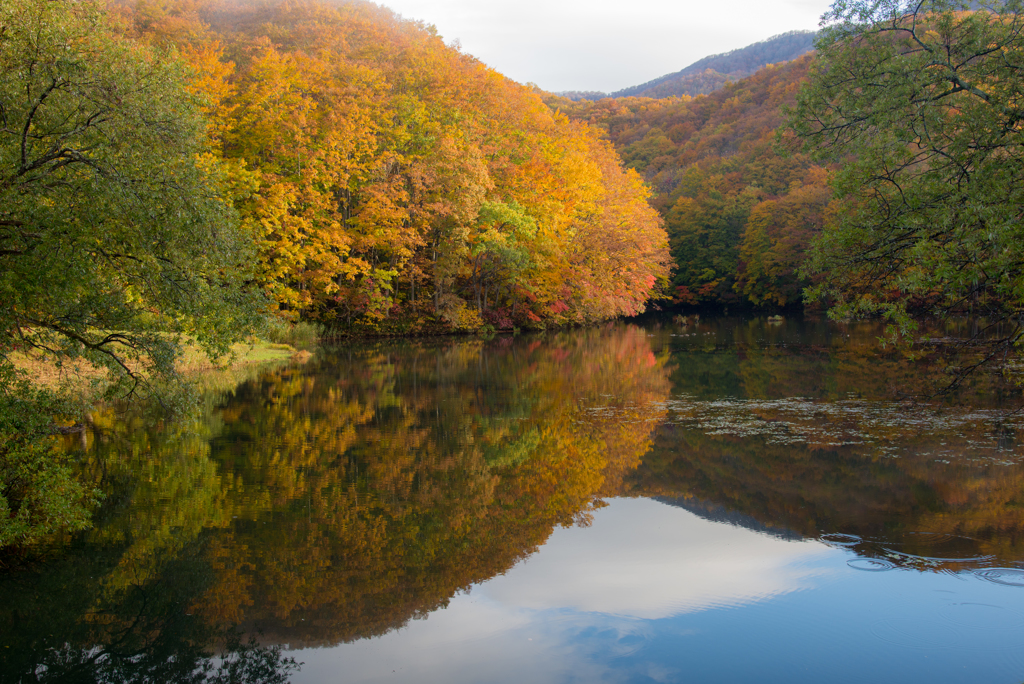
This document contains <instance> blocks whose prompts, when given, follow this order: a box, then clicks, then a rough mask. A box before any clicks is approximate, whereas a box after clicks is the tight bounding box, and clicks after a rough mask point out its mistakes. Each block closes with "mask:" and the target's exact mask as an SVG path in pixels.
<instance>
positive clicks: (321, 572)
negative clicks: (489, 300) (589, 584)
mask: <svg viewBox="0 0 1024 684" xmlns="http://www.w3.org/2000/svg"><path fill="white" fill-rule="evenodd" d="M667 392H668V385H667V380H666V369H665V359H664V358H661V359H658V358H655V357H654V355H653V354H652V353H651V349H650V346H649V344H648V342H647V338H646V336H645V335H644V333H643V332H642V331H641V330H639V329H636V328H632V327H620V326H612V327H610V328H607V329H602V330H590V331H584V332H575V333H573V334H566V335H554V336H551V337H549V338H547V339H543V338H537V339H534V340H529V339H527V340H522V339H515V340H512V339H504V340H498V341H496V342H493V343H487V344H484V343H480V342H475V341H469V342H465V343H458V344H441V343H435V344H420V343H414V342H396V343H393V344H380V345H377V346H376V347H374V348H372V349H370V350H367V351H362V352H358V353H352V352H350V351H348V350H341V349H339V350H337V351H335V352H330V353H327V354H325V355H324V357H323V358H322V359H321V360H320V361H319V362H314V363H313V364H311V365H308V366H306V367H304V368H302V369H293V370H287V371H282V372H280V373H277V374H275V375H273V376H268V377H265V378H263V379H262V380H261V381H260V382H255V383H249V384H247V385H244V386H242V387H241V388H239V390H238V392H237V393H236V395H235V397H234V398H233V399H232V400H231V401H230V402H228V403H227V404H226V405H225V407H224V408H223V409H222V412H221V415H222V416H223V418H224V421H225V428H224V431H223V432H222V434H221V435H220V436H219V437H218V438H217V439H216V440H215V441H214V444H213V458H214V459H215V460H217V461H218V462H220V463H221V464H222V466H223V468H224V470H225V471H226V472H234V473H238V474H239V475H238V478H237V480H236V481H235V484H234V485H233V487H234V489H233V492H232V494H230V495H229V498H231V499H233V500H237V501H239V502H244V501H246V500H248V499H249V494H248V492H249V491H256V492H268V493H269V496H270V501H271V505H270V506H269V507H263V506H256V507H254V508H253V509H252V510H249V511H247V512H246V513H245V514H244V515H243V516H241V517H243V518H245V519H246V520H247V522H239V523H237V524H235V525H233V526H232V528H231V530H230V532H228V533H225V534H219V535H217V536H216V537H215V538H214V539H212V540H211V546H210V551H211V560H212V561H213V563H214V567H215V571H216V575H217V580H216V582H215V584H214V586H213V588H212V589H211V590H210V592H209V593H208V595H207V597H206V598H205V599H204V600H203V601H202V602H201V604H200V605H199V606H198V609H199V610H201V611H202V612H203V613H204V614H205V615H206V616H207V617H208V619H209V620H211V621H216V622H220V621H232V622H247V623H255V624H256V625H258V626H259V627H260V628H261V629H263V630H264V631H265V632H267V633H268V634H280V635H285V634H287V635H288V639H289V641H290V642H291V643H299V642H303V643H311V642H324V641H328V642H329V641H338V640H344V639H351V638H356V637H360V636H366V635H369V634H376V633H381V632H383V631H386V630H388V629H390V628H393V627H395V626H398V625H401V624H403V623H404V622H405V621H406V620H408V619H409V618H410V617H414V616H416V615H422V614H425V613H426V612H429V611H430V610H433V609H435V608H437V607H438V606H440V605H443V604H444V602H446V601H447V600H448V599H449V598H450V597H451V596H452V595H453V594H454V593H455V592H456V591H458V590H460V589H464V588H466V587H468V585H470V584H471V583H473V582H476V581H481V580H483V579H486V578H488V577H492V576H493V575H495V574H497V573H499V572H502V571H504V570H506V569H507V568H509V567H510V566H511V565H513V564H514V563H515V562H516V561H517V560H519V559H521V558H523V557H525V556H526V555H528V554H529V553H531V552H532V551H533V550H535V549H536V547H537V545H538V544H540V543H542V542H543V541H544V540H545V539H546V538H547V536H548V534H550V532H551V529H552V528H553V526H555V525H559V524H562V525H566V524H573V523H574V522H585V521H586V520H587V517H588V516H587V513H588V511H589V510H591V509H592V508H593V507H594V506H595V505H598V500H597V498H596V497H597V496H598V494H599V492H601V491H602V487H603V485H606V476H610V477H611V479H613V480H617V479H620V478H621V477H622V472H624V471H627V470H629V469H631V468H634V467H635V466H636V465H637V464H638V463H639V460H640V458H641V457H642V456H643V454H644V453H645V452H646V450H647V448H648V446H649V444H650V442H649V434H650V431H651V429H652V427H653V423H649V422H648V423H644V424H641V425H622V424H621V423H619V422H617V421H611V422H609V421H602V420H600V419H592V418H590V417H589V416H588V415H587V414H585V413H581V411H580V406H581V405H582V404H589V403H594V402H598V401H600V402H601V403H608V402H612V403H615V404H616V405H622V406H627V405H632V404H639V405H645V404H649V403H652V402H661V401H663V400H664V399H665V398H666V397H667ZM605 489H607V487H605ZM253 500H254V501H258V497H255V498H254V499H253ZM241 508H244V503H240V504H239V505H238V506H235V507H233V510H240V509H241Z"/></svg>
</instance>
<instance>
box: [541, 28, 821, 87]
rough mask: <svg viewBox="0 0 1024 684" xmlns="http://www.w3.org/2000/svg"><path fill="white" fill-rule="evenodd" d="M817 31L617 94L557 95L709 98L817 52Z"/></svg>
mask: <svg viewBox="0 0 1024 684" xmlns="http://www.w3.org/2000/svg"><path fill="white" fill-rule="evenodd" d="M816 35H817V34H816V33H815V32H814V31H788V32H787V33H780V34H779V35H777V36H772V37H771V38H768V39H767V40H762V41H760V42H758V43H754V44H753V45H748V46H747V47H744V48H739V49H738V50H733V51H731V52H723V53H721V54H718V55H709V56H707V57H704V58H703V59H699V60H697V61H696V62H694V63H693V64H691V65H690V66H688V67H686V68H685V69H683V70H681V71H677V72H675V73H672V74H666V75H664V76H660V77H659V78H656V79H654V80H652V81H648V82H647V83H642V84H640V85H637V86H632V87H631V88H623V89H622V90H619V91H616V92H614V93H611V94H608V93H600V92H594V91H569V92H562V93H558V95H560V96H562V97H566V98H569V99H570V100H576V101H579V100H600V99H603V98H606V97H653V98H662V97H674V96H679V95H690V96H691V97H695V96H697V95H707V94H708V93H711V92H714V91H716V90H718V89H719V88H721V87H722V86H723V85H725V84H726V83H727V82H728V81H737V80H739V79H741V78H746V77H747V76H750V75H752V74H754V73H755V72H756V71H758V70H759V69H762V68H764V67H765V66H767V65H769V64H778V63H780V62H788V61H790V60H793V59H796V58H797V57H799V56H801V55H803V54H806V53H808V52H810V51H812V50H813V49H814V38H815V36H816Z"/></svg>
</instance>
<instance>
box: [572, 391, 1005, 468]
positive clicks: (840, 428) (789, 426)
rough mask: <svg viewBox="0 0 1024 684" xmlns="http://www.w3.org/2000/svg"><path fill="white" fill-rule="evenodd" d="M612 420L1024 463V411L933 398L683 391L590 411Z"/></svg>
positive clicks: (887, 454)
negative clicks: (1022, 450)
mask: <svg viewBox="0 0 1024 684" xmlns="http://www.w3.org/2000/svg"><path fill="white" fill-rule="evenodd" d="M586 412H587V413H589V414H591V415H593V416H595V417H596V416H601V417H602V418H604V419H607V418H608V417H609V415H610V414H613V413H620V412H622V413H623V414H624V415H623V417H626V415H625V414H627V413H628V414H630V416H631V417H632V418H633V419H634V420H635V419H636V417H638V416H646V417H650V418H654V417H660V416H661V415H664V416H665V418H664V420H665V422H667V423H671V424H676V425H682V426H685V427H688V428H693V429H699V430H701V431H702V432H704V433H705V434H707V435H719V436H723V437H734V438H747V437H757V438H761V439H764V440H765V442H767V443H768V444H783V445H795V444H804V445H807V446H810V447H813V448H838V447H843V446H868V447H871V450H872V454H873V455H874V456H877V457H882V458H898V457H900V456H902V455H903V453H904V452H905V450H906V448H907V447H908V445H910V444H913V445H914V451H915V453H917V454H918V455H923V456H926V457H928V456H930V457H931V458H932V459H933V460H934V461H935V462H937V463H950V462H952V460H956V461H957V462H964V461H965V460H967V461H984V462H985V463H988V464H997V465H1016V464H1018V463H1019V462H1020V456H1019V455H1018V454H1017V450H1016V446H1017V439H1016V432H1017V430H1019V429H1021V428H1024V415H1019V414H1011V415H1007V414H1006V413H1005V412H1002V411H998V410H992V409H977V408H969V407H964V408H949V407H942V408H938V407H935V406H930V405H926V404H914V403H910V402H894V401H864V400H859V399H845V400H839V401H832V402H822V401H813V400H810V399H807V398H803V397H791V398H787V399H735V398H728V399H718V400H699V399H696V398H694V397H691V396H688V395H680V396H677V397H676V398H674V399H671V400H669V401H666V402H664V403H662V404H658V405H656V406H650V407H647V408H646V410H644V408H643V407H636V406H631V407H629V411H628V412H627V411H626V410H624V408H623V407H617V406H596V407H591V408H588V409H586Z"/></svg>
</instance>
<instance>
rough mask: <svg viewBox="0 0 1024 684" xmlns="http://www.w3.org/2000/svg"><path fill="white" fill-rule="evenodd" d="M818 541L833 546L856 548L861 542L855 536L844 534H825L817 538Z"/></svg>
mask: <svg viewBox="0 0 1024 684" xmlns="http://www.w3.org/2000/svg"><path fill="white" fill-rule="evenodd" d="M818 539H820V540H821V541H823V542H825V543H826V544H832V545H834V546H856V545H857V544H859V543H861V542H862V541H863V540H862V539H861V538H860V537H858V536H857V535H855V534H844V533H842V532H826V533H825V534H823V535H821V536H820V537H818Z"/></svg>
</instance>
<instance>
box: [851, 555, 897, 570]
mask: <svg viewBox="0 0 1024 684" xmlns="http://www.w3.org/2000/svg"><path fill="white" fill-rule="evenodd" d="M846 564H847V565H849V566H850V567H851V568H853V569H854V570H863V571H864V572H885V571H886V570H894V569H896V564H895V563H893V562H892V561H887V560H885V559H882V558H853V559H851V560H848V561H846Z"/></svg>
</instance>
